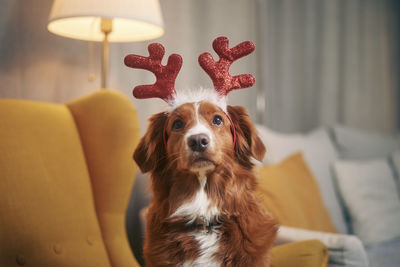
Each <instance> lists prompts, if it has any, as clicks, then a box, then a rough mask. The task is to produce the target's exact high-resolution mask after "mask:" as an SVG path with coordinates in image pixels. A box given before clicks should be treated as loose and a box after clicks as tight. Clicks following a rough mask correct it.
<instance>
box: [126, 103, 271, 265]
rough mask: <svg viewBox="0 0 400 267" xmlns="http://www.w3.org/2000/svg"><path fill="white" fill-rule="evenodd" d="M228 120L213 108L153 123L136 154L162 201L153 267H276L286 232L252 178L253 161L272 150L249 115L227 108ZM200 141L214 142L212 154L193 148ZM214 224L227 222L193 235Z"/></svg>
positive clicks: (152, 222)
mask: <svg viewBox="0 0 400 267" xmlns="http://www.w3.org/2000/svg"><path fill="white" fill-rule="evenodd" d="M226 112H227V113H228V114H229V116H230V117H231V119H232V123H233V125H231V121H230V120H229V119H228V117H227V115H226V113H225V111H223V110H222V109H221V108H220V107H219V106H218V105H216V104H213V103H211V102H207V101H200V102H196V103H185V104H182V105H180V106H178V107H176V108H174V109H173V110H170V111H169V112H162V113H159V114H156V115H153V116H152V117H151V118H150V124H149V127H148V130H147V132H146V134H145V135H144V136H143V137H142V139H141V141H140V143H139V145H138V147H137V149H136V151H135V153H134V159H135V161H136V162H137V164H138V166H139V167H140V169H141V170H142V172H144V173H146V172H151V181H152V190H153V194H154V198H153V201H152V203H151V205H150V208H149V211H148V214H147V225H146V240H145V246H144V256H145V260H146V265H147V266H150V267H151V266H269V251H270V248H271V247H272V245H273V242H274V241H275V237H276V232H277V229H278V226H277V224H276V222H275V221H274V220H273V219H272V218H271V217H270V216H269V215H268V214H267V213H266V212H265V211H264V210H263V208H262V206H261V204H260V200H259V199H258V198H257V196H256V195H255V193H254V191H255V187H256V183H257V182H256V178H255V176H254V174H253V171H252V168H253V164H252V158H253V157H254V158H255V159H258V160H262V158H263V157H264V154H265V147H264V145H263V143H262V141H261V140H260V138H259V137H258V135H257V133H256V130H255V127H254V126H253V124H252V123H251V121H250V118H249V115H248V113H247V111H246V110H245V109H244V108H243V107H239V106H235V107H233V106H227V108H226ZM216 116H219V118H221V119H222V123H221V124H220V123H219V122H220V120H219V119H215V118H216ZM177 120H180V122H179V123H176V121H177ZM181 122H182V123H181ZM164 127H166V128H165V131H166V140H167V142H166V146H165V145H164V143H163V129H164ZM231 127H234V128H235V131H236V143H235V145H234V146H233V137H232V130H231ZM198 134H205V135H207V136H208V137H209V142H208V143H207V148H206V149H205V150H204V151H194V150H193V149H191V148H190V145H188V139H189V138H190V137H191V136H193V135H198ZM213 218H217V220H218V221H219V222H221V224H220V225H218V227H213V228H212V229H208V230H204V229H199V228H197V227H191V226H192V225H193V224H195V223H196V222H197V221H199V220H200V221H202V222H203V223H205V224H208V223H209V222H210V221H212V220H213Z"/></svg>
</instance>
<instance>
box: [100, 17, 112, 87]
mask: <svg viewBox="0 0 400 267" xmlns="http://www.w3.org/2000/svg"><path fill="white" fill-rule="evenodd" d="M100 27H101V32H102V33H104V39H103V49H102V57H101V89H106V88H107V85H108V77H107V75H108V59H109V54H110V46H109V42H108V35H109V34H110V33H111V32H112V19H108V18H101V22H100Z"/></svg>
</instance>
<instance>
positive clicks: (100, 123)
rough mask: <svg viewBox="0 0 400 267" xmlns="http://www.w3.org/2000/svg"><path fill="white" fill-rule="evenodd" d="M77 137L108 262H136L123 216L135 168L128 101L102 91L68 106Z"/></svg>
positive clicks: (133, 117) (134, 125)
mask: <svg viewBox="0 0 400 267" xmlns="http://www.w3.org/2000/svg"><path fill="white" fill-rule="evenodd" d="M67 105H68V107H69V109H70V110H71V112H72V114H73V116H74V119H75V122H76V125H77V127H78V129H79V133H80V136H81V141H82V146H83V149H84V152H85V155H86V160H87V165H88V169H89V173H90V177H91V180H92V186H93V194H94V201H95V205H96V210H97V215H98V219H99V222H100V227H101V230H102V234H103V238H104V242H105V245H106V248H107V251H108V255H109V257H110V261H111V264H112V266H114V267H118V266H139V265H138V263H137V262H136V260H135V258H134V257H133V254H132V251H131V250H130V247H129V244H128V240H127V234H126V229H125V214H126V209H127V205H128V202H129V197H130V193H131V190H132V187H133V183H134V179H135V176H136V170H137V167H136V165H135V163H134V161H133V158H132V155H133V151H134V150H135V147H136V145H137V143H138V141H139V135H140V131H139V122H138V117H137V113H136V110H135V109H134V108H133V105H132V103H131V101H130V100H129V99H128V98H127V97H125V96H124V95H122V94H121V93H118V92H116V91H112V90H102V91H98V92H96V93H95V94H92V95H89V96H87V97H83V98H81V99H78V100H75V101H73V102H70V103H68V104H67Z"/></svg>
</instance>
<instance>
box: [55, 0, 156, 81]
mask: <svg viewBox="0 0 400 267" xmlns="http://www.w3.org/2000/svg"><path fill="white" fill-rule="evenodd" d="M47 29H48V30H49V31H50V32H52V33H54V34H58V35H61V36H64V37H68V38H74V39H80V40H86V41H96V42H103V46H102V61H101V62H102V67H101V88H102V89H106V88H107V86H108V84H107V79H108V59H109V42H135V41H145V40H151V39H155V38H158V37H160V36H161V35H162V34H163V33H164V29H163V20H162V15H161V8H160V3H159V1H158V0H112V1H98V0H54V3H53V6H52V9H51V12H50V16H49V23H48V25H47Z"/></svg>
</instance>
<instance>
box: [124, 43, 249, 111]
mask: <svg viewBox="0 0 400 267" xmlns="http://www.w3.org/2000/svg"><path fill="white" fill-rule="evenodd" d="M213 48H214V50H215V52H216V53H217V54H218V56H219V60H218V61H214V59H213V57H212V56H211V55H210V54H209V53H203V54H201V55H200V56H199V64H200V66H201V67H202V68H203V69H204V70H205V72H206V73H207V74H208V75H209V76H210V78H211V80H212V82H213V84H214V89H215V91H216V92H217V93H218V96H219V97H220V98H225V97H226V96H227V95H228V93H229V92H230V91H232V90H235V89H242V88H247V87H251V86H252V85H253V84H254V82H255V79H254V77H253V75H251V74H241V75H237V76H231V75H230V74H229V67H230V66H231V64H232V63H233V62H234V61H235V60H237V59H239V58H241V57H244V56H246V55H248V54H250V53H251V52H253V51H254V49H255V47H254V44H253V43H252V42H250V41H246V42H243V43H240V44H238V45H237V46H235V47H233V48H229V40H228V38H226V37H218V38H217V39H215V40H214V42H213ZM148 50H149V56H148V57H143V56H139V55H127V56H126V57H125V65H126V66H128V67H131V68H136V69H146V70H149V71H151V72H152V73H154V75H155V76H156V79H157V80H156V82H155V83H154V84H152V85H139V86H136V87H135V88H134V89H133V95H134V96H135V97H136V98H139V99H145V98H153V97H158V98H161V99H163V100H164V101H166V102H167V103H168V104H170V105H172V104H173V103H174V102H175V100H176V98H177V94H176V91H175V79H176V77H177V75H178V73H179V71H180V69H181V67H182V57H181V56H180V55H177V54H172V55H170V56H169V58H168V63H167V65H166V66H163V65H162V64H161V60H162V59H163V57H164V54H165V49H164V47H163V46H162V45H161V44H158V43H153V44H150V45H149V47H148Z"/></svg>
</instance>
